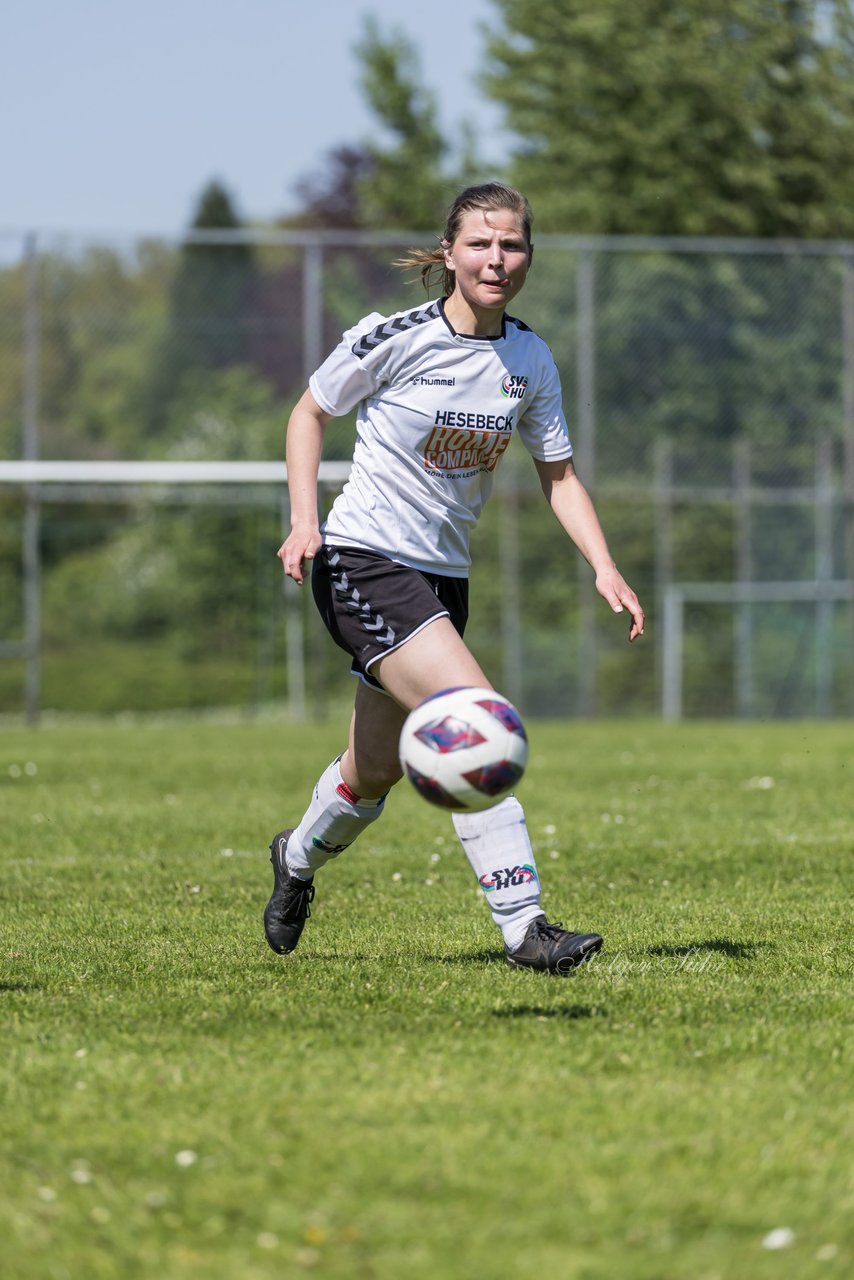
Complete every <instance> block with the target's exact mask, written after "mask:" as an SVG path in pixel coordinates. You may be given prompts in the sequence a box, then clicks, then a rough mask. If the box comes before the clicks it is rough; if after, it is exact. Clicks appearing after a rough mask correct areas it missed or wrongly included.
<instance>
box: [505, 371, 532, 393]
mask: <svg viewBox="0 0 854 1280" xmlns="http://www.w3.org/2000/svg"><path fill="white" fill-rule="evenodd" d="M527 385H528V378H527V375H526V374H524V373H508V374H507V375H506V376H505V377H504V378H502V379H501V394H502V395H503V396H506V397H507V399H508V400H521V399H522V396H523V395H524V394H525V388H526V387H527Z"/></svg>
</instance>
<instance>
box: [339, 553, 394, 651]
mask: <svg viewBox="0 0 854 1280" xmlns="http://www.w3.org/2000/svg"><path fill="white" fill-rule="evenodd" d="M329 564H330V566H332V572H331V573H330V575H329V576H330V578H331V580H332V587H333V590H334V591H335V594H336V596H337V597H338V599H339V601H340V603H341V605H342V607H343V608H344V609H345V610H346V611H347V613H350V614H358V617H359V622H360V624H361V626H362V628H363V630H365V631H369V632H371V633H374V632H376V633H377V634H376V637H375V643H376V644H381V645H384V646H385V647H386V648H389V647H390V646H391V645H393V644H394V634H395V633H394V628H393V627H391V626H389V625H388V624H387V623H386V621H385V619H384V618H383V616H382V614H381V613H378V612H377V611H376V610H375V609H374V607H373V605H372V604H371V603H370V602H369V601H368V600H365V599H363V597H362V594H361V592H360V591H359V589H358V587H354V586H351V584H350V579H349V578H348V577H347V572H346V570H345V569H344V568H343V567H341V557H340V556H339V554H338V552H337V551H334V552H332V554H331V555H330V556H329ZM383 627H385V628H386V633H385V635H384V636H381V635H380V634H379V632H380V631H382V629H383Z"/></svg>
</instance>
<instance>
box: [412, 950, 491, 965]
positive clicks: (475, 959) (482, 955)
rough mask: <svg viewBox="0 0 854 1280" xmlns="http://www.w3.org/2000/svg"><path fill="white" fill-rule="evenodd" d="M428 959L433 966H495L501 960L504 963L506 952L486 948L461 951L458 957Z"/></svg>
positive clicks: (429, 957)
mask: <svg viewBox="0 0 854 1280" xmlns="http://www.w3.org/2000/svg"><path fill="white" fill-rule="evenodd" d="M426 959H427V960H429V961H430V962H431V963H432V964H461V965H467V964H477V965H482V964H495V963H496V962H497V961H499V960H502V961H503V959H504V952H503V951H494V950H490V949H489V948H488V947H484V948H483V949H482V950H481V951H461V952H460V954H459V955H456V956H427V957H426Z"/></svg>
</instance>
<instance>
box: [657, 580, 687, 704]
mask: <svg viewBox="0 0 854 1280" xmlns="http://www.w3.org/2000/svg"><path fill="white" fill-rule="evenodd" d="M683 605H684V601H683V598H682V592H681V591H680V590H679V588H678V587H675V586H668V587H667V588H666V590H665V592H664V618H663V622H662V628H661V631H662V638H661V645H662V649H663V650H664V681H663V684H662V691H661V714H662V718H663V719H665V720H681V719H682V636H683V629H684V626H683V622H684V620H683V614H684V608H683Z"/></svg>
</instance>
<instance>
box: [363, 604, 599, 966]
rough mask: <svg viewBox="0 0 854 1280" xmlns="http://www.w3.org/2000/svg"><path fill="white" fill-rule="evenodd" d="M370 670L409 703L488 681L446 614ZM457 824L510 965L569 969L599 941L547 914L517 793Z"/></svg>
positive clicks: (464, 816)
mask: <svg viewBox="0 0 854 1280" xmlns="http://www.w3.org/2000/svg"><path fill="white" fill-rule="evenodd" d="M372 670H373V671H375V672H376V673H377V674H378V675H379V677H380V679H381V680H382V682H383V684H384V686H385V687H386V688H387V689H388V690H389V692H390V693H392V694H393V695H394V696H395V698H397V699H398V700H399V701H400V702H402V703H404V704H405V705H406V706H409V707H413V706H416V705H417V704H418V703H419V702H421V701H422V700H423V699H424V698H427V697H430V695H431V694H434V693H438V692H439V691H440V690H441V689H444V688H453V687H454V686H456V685H474V686H481V687H485V688H489V687H491V685H490V682H489V680H488V679H487V677H486V676H485V674H484V672H483V670H482V669H481V667H480V665H479V664H478V662H477V660H476V659H475V658H474V656H473V655H472V653H471V651H470V650H469V648H468V646H467V645H466V644H465V641H464V640H463V638H462V636H461V635H459V634H458V632H457V630H456V629H455V628H454V626H453V625H452V623H451V620H450V619H449V618H437V619H436V620H435V621H433V622H431V623H430V624H429V626H426V627H424V629H423V630H422V631H420V632H419V633H418V635H415V636H413V637H412V639H411V640H409V641H407V643H406V644H405V645H402V646H401V648H399V649H398V650H396V651H395V652H394V653H390V654H388V655H387V656H386V657H384V658H382V659H381V660H380V661H378V662H377V663H376V664H375V665H374V667H373V668H372ZM453 823H454V828H455V830H456V833H457V835H458V837H459V840H460V843H461V845H462V847H463V852H464V853H465V855H466V857H467V858H468V861H469V864H470V866H471V868H472V870H473V871H474V874H475V876H476V877H477V881H478V884H479V885H480V887H481V889H483V892H484V894H485V895H486V899H487V902H488V904H489V908H490V911H491V912H492V918H493V920H494V921H495V923H496V925H497V926H498V928H499V929H500V930H501V934H502V937H503V939H504V947H505V955H506V957H507V962H508V964H511V965H514V966H516V967H526V968H533V969H544V970H547V971H549V972H551V973H566V972H568V971H569V970H570V969H572V968H573V967H574V966H575V965H577V964H580V963H581V962H582V961H583V960H585V959H586V958H587V957H588V955H590V954H591V953H592V952H594V951H597V950H598V949H599V947H601V945H602V939H601V938H600V937H599V935H598V934H577V933H572V932H570V931H568V930H566V929H563V928H562V927H561V926H560V925H554V924H550V923H549V921H548V920H547V918H546V916H545V914H544V913H543V909H542V907H541V906H540V877H539V873H538V871H537V863H536V859H535V858H534V850H533V848H532V846H531V840H530V837H529V835H528V827H527V823H526V822H525V813H524V811H523V809H522V806H521V805H520V803H519V801H518V800H517V799H516V797H515V796H508V797H507V799H506V800H502V801H501V803H500V804H497V805H494V806H493V807H492V808H491V809H486V810H484V811H482V812H481V813H455V814H454V815H453Z"/></svg>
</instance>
